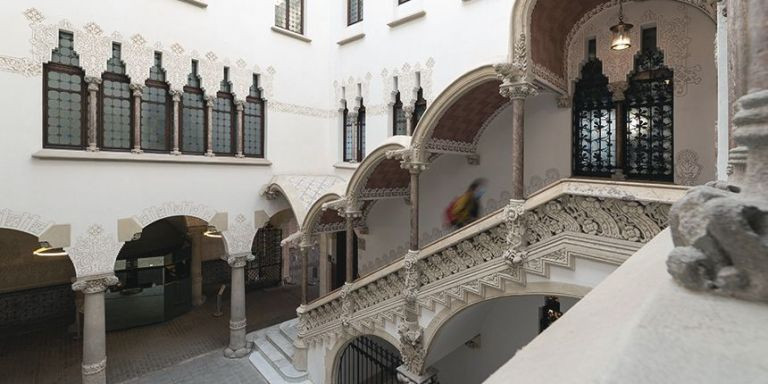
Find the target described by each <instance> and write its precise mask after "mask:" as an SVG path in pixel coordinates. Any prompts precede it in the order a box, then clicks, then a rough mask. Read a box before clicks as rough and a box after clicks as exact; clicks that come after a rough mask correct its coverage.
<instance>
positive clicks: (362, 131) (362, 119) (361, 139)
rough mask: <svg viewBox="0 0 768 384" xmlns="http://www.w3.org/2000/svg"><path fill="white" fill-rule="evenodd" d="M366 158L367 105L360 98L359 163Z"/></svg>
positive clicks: (358, 117)
mask: <svg viewBox="0 0 768 384" xmlns="http://www.w3.org/2000/svg"><path fill="white" fill-rule="evenodd" d="M363 157H365V104H364V103H363V98H362V97H361V98H360V108H359V109H358V110H357V161H358V162H360V161H363Z"/></svg>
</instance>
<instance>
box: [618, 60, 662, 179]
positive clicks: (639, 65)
mask: <svg viewBox="0 0 768 384" xmlns="http://www.w3.org/2000/svg"><path fill="white" fill-rule="evenodd" d="M673 91H674V82H673V73H672V70H671V69H670V68H668V67H666V66H665V65H664V54H663V53H662V52H661V50H659V49H657V48H654V49H647V50H643V51H642V52H640V53H638V55H637V56H635V70H634V73H632V74H631V75H630V76H629V88H628V89H627V92H626V93H625V96H626V103H627V112H626V119H627V136H626V159H625V164H626V166H625V168H626V169H625V173H626V175H627V177H629V178H633V179H643V180H659V181H673V177H674V175H673V158H672V154H673V125H674V124H673V122H674V120H673V100H674V92H673Z"/></svg>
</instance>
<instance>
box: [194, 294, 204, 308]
mask: <svg viewBox="0 0 768 384" xmlns="http://www.w3.org/2000/svg"><path fill="white" fill-rule="evenodd" d="M207 298H208V297H207V296H205V295H202V296H200V298H199V299H195V298H193V299H192V305H193V306H195V307H199V306H201V305H203V304H205V300H206V299H207Z"/></svg>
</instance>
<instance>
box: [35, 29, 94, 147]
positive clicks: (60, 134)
mask: <svg viewBox="0 0 768 384" xmlns="http://www.w3.org/2000/svg"><path fill="white" fill-rule="evenodd" d="M79 60H80V59H79V56H78V54H77V52H75V50H74V36H73V34H72V33H71V32H65V31H59V45H58V47H56V48H55V49H53V52H52V53H51V61H50V62H49V63H46V64H45V65H44V66H43V76H44V78H43V87H44V89H45V92H44V98H43V103H44V109H45V115H44V131H45V132H44V134H43V146H44V147H46V148H83V147H84V146H85V112H86V111H85V97H86V96H85V95H86V90H85V83H84V81H83V71H82V70H81V69H80V68H79V67H78V65H79V62H80V61H79Z"/></svg>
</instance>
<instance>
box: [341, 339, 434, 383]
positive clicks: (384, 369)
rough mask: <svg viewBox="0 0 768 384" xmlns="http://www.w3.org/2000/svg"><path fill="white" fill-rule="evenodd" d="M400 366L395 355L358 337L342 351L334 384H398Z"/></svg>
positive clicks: (375, 343) (372, 340)
mask: <svg viewBox="0 0 768 384" xmlns="http://www.w3.org/2000/svg"><path fill="white" fill-rule="evenodd" d="M402 364H403V361H402V360H400V356H399V355H398V354H397V353H394V352H391V351H390V350H388V349H386V348H384V347H383V346H381V345H380V344H379V343H378V342H376V341H375V340H374V339H372V338H370V337H366V336H360V337H358V338H356V339H355V340H353V341H352V342H351V343H350V344H349V345H348V346H347V348H346V349H344V352H343V353H342V355H341V359H340V360H339V370H338V375H337V378H336V383H337V384H362V383H381V384H398V381H397V367H399V366H401V365H402ZM435 384H436V383H435Z"/></svg>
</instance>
